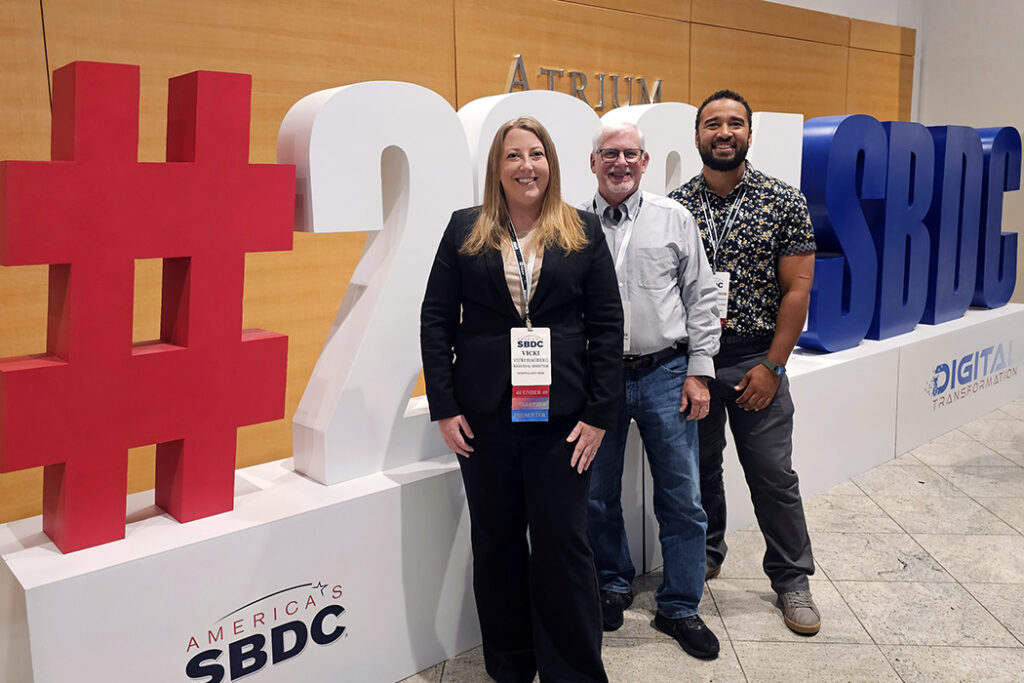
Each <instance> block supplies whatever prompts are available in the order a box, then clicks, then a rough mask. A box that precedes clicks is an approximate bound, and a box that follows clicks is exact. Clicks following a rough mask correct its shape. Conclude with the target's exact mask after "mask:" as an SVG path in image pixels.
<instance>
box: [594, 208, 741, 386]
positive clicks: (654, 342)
mask: <svg viewBox="0 0 1024 683" xmlns="http://www.w3.org/2000/svg"><path fill="white" fill-rule="evenodd" d="M641 199H642V201H641ZM608 207H609V205H608V202H606V201H605V200H604V197H602V196H601V194H600V193H597V194H595V196H594V199H593V201H591V202H587V203H586V204H585V205H583V206H581V208H582V209H584V210H586V211H594V212H595V213H597V215H598V216H599V217H600V218H601V225H602V227H603V228H604V234H605V237H606V238H607V240H608V248H609V249H610V250H611V253H612V259H613V260H614V261H616V262H618V260H619V259H618V258H617V257H618V256H619V249H620V247H621V246H622V242H623V239H624V238H625V235H626V232H627V229H628V227H629V224H630V222H634V225H633V230H632V234H631V235H630V239H629V243H628V244H627V246H626V253H625V256H624V257H623V258H622V263H621V265H620V266H619V267H618V269H617V272H616V274H617V276H618V279H619V294H620V295H621V296H622V299H623V301H628V302H629V309H630V323H629V324H630V330H629V336H630V346H629V351H628V352H627V353H628V354H629V355H642V354H647V353H654V352H655V351H660V350H661V349H664V348H666V347H669V346H672V345H673V344H681V343H685V344H687V345H688V352H687V355H688V356H689V368H688V374H690V375H698V376H704V377H714V376H715V366H714V362H713V358H714V356H715V354H716V353H718V340H719V337H720V335H721V321H720V319H719V317H718V304H717V296H718V289H717V287H716V286H715V281H714V277H713V276H712V274H711V267H710V266H709V265H708V259H707V256H706V255H705V253H704V246H703V244H701V240H700V233H699V232H698V230H697V223H696V221H694V219H693V216H692V215H691V214H690V212H689V211H687V210H686V209H684V208H683V207H682V206H680V205H679V203H678V202H675V201H673V200H671V199H668V198H667V197H661V196H659V195H655V194H651V193H649V192H640V191H637V192H634V193H633V194H631V195H630V196H629V197H628V198H627V199H626V201H624V202H623V203H622V204H620V205H619V210H620V211H621V212H622V213H623V215H622V218H621V219H620V221H619V223H618V224H617V225H616V224H615V223H613V222H612V220H611V218H610V217H608V216H606V215H605V209H607V208H608Z"/></svg>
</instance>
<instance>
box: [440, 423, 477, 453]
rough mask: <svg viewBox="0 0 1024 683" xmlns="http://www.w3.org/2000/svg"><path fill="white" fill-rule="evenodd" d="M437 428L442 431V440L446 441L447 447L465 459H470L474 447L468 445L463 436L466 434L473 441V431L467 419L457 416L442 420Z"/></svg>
mask: <svg viewBox="0 0 1024 683" xmlns="http://www.w3.org/2000/svg"><path fill="white" fill-rule="evenodd" d="M437 427H438V429H440V430H441V438H442V439H444V443H445V445H446V446H448V448H450V449H452V452H453V453H458V454H459V455H461V456H462V457H464V458H468V457H469V454H470V453H472V452H473V447H472V446H470V445H469V444H468V443H466V440H465V439H464V438H463V436H462V435H463V434H465V435H466V436H468V437H469V438H471V439H472V438H473V430H472V429H470V428H469V422H468V421H467V420H466V418H465V417H463V416H462V415H456V416H454V417H445V418H442V419H440V420H438V421H437Z"/></svg>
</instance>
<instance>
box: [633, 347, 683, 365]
mask: <svg viewBox="0 0 1024 683" xmlns="http://www.w3.org/2000/svg"><path fill="white" fill-rule="evenodd" d="M683 353H686V344H677V345H676V346H670V347H668V348H666V349H662V350H661V351H655V352H654V353H645V354H644V355H642V356H623V357H622V367H624V368H627V369H629V370H639V369H640V368H649V367H651V366H652V365H654V364H655V363H659V362H661V361H663V360H665V359H668V358H672V357H674V356H678V355H680V354H683Z"/></svg>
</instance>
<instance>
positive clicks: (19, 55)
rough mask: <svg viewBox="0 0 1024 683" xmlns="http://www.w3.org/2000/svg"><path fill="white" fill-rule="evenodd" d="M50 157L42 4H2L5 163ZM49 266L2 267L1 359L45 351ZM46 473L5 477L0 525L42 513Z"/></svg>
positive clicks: (1, 146) (0, 97) (0, 485)
mask: <svg viewBox="0 0 1024 683" xmlns="http://www.w3.org/2000/svg"><path fill="white" fill-rule="evenodd" d="M49 158H50V94H49V89H48V87H47V76H46V52H45V50H44V48H43V23H42V17H41V15H40V12H39V2H38V0H3V2H0V159H4V160H6V159H26V160H40V159H49ZM46 281H47V269H46V267H39V266H31V267H19V268H13V267H11V268H8V267H4V266H0V357H4V356H20V355H24V354H29V353H37V352H40V351H44V350H45V349H46ZM42 486H43V471H42V468H35V469H31V470H23V471H20V472H12V473H9V474H3V475H0V522H3V521H7V520H11V519H18V518H20V517H25V516H27V515H29V514H34V513H35V512H38V510H39V509H40V507H41V506H42Z"/></svg>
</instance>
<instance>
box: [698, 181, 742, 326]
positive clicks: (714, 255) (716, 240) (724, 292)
mask: <svg viewBox="0 0 1024 683" xmlns="http://www.w3.org/2000/svg"><path fill="white" fill-rule="evenodd" d="M746 196H747V191H746V190H745V189H744V190H743V191H742V192H740V193H739V195H737V197H736V199H735V200H733V203H732V206H731V207H730V208H729V212H728V213H727V214H726V215H725V224H724V225H723V226H722V232H718V229H717V228H716V227H715V217H714V216H713V215H712V211H711V200H709V199H708V191H707V190H704V198H703V199H704V200H703V201H702V202H701V209H703V211H704V220H705V221H706V222H707V224H708V241H709V242H711V268H712V270H714V278H715V287H717V288H718V317H719V318H721V321H722V324H723V325H724V324H725V320H726V318H728V317H729V280H730V273H729V271H727V270H719V269H718V249H719V247H721V246H722V244H724V243H725V238H726V237H728V236H729V232H730V231H731V230H732V226H733V224H734V223H735V222H736V217H737V216H738V215H739V213H740V207H741V206H742V205H743V198H744V197H746Z"/></svg>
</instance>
